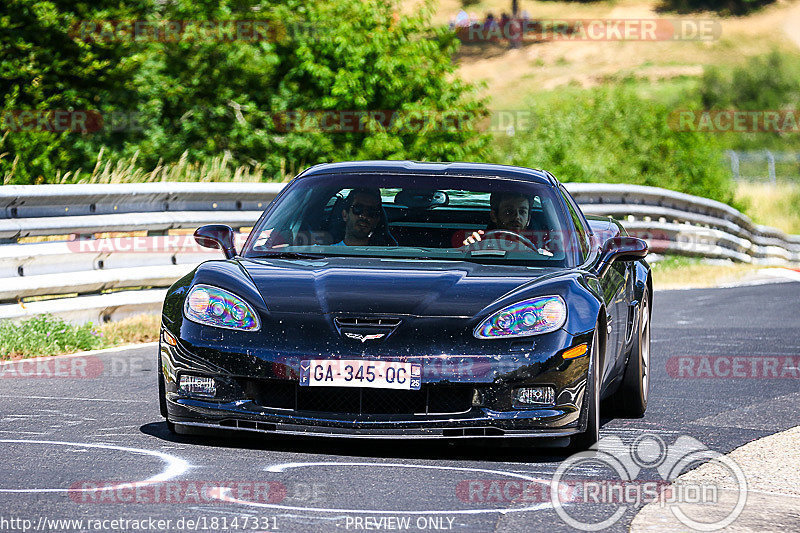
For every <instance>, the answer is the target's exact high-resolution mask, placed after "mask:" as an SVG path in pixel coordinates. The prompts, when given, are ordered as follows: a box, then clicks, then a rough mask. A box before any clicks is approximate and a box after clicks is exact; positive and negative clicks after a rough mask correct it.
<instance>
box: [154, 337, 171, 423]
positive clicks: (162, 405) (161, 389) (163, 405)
mask: <svg viewBox="0 0 800 533" xmlns="http://www.w3.org/2000/svg"><path fill="white" fill-rule="evenodd" d="M157 366H158V372H157V374H158V408H159V410H160V411H161V416H163V417H164V420H165V421H166V423H167V429H168V430H169V432H170V433H175V424H173V423H172V422H170V421H169V418H168V415H167V387H166V385H165V384H164V370H163V369H162V368H161V349H160V346H159V350H158V364H157Z"/></svg>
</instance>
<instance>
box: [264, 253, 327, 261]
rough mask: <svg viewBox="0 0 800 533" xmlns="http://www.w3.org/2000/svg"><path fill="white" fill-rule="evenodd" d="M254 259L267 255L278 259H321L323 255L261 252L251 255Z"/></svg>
mask: <svg viewBox="0 0 800 533" xmlns="http://www.w3.org/2000/svg"><path fill="white" fill-rule="evenodd" d="M251 257H252V258H254V259H263V258H267V257H276V258H278V259H321V258H323V257H325V256H324V255H322V254H309V253H302V252H288V251H287V252H261V253H260V254H258V255H254V256H251Z"/></svg>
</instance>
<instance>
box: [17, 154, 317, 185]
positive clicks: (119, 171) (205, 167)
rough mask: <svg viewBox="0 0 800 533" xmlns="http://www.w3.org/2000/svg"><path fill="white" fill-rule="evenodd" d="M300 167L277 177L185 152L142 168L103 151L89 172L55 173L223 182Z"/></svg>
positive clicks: (59, 178) (81, 179)
mask: <svg viewBox="0 0 800 533" xmlns="http://www.w3.org/2000/svg"><path fill="white" fill-rule="evenodd" d="M15 169H16V165H15V166H14V168H13V169H12V170H11V171H9V172H6V173H5V174H4V175H3V176H2V182H3V184H4V185H5V184H9V183H11V181H12V179H13V178H14V173H15ZM300 170H302V169H293V168H288V169H287V168H282V169H281V170H280V174H279V175H278V176H272V175H270V174H268V173H267V172H266V169H265V168H264V166H263V165H261V164H260V163H258V162H254V163H253V164H250V165H241V166H234V165H233V164H231V160H230V157H229V156H228V155H227V154H225V155H221V156H217V157H212V158H209V159H206V160H204V161H200V162H190V161H189V160H188V156H187V153H186V152H184V154H183V156H181V158H180V159H179V160H178V161H173V162H170V163H159V164H158V165H156V167H155V168H145V167H142V166H141V165H140V164H139V162H138V153H137V154H136V155H134V156H133V157H131V158H129V159H116V160H104V159H103V152H102V151H101V152H100V153H99V154H98V156H97V162H96V163H95V166H94V168H93V169H92V170H91V171H85V170H83V169H77V170H74V171H68V172H64V173H62V172H57V173H56V177H55V178H56V179H55V182H56V183H149V182H154V181H200V182H209V181H222V182H262V181H267V182H269V181H279V182H280V181H288V180H289V179H290V178H292V177H294V175H295V174H296V173H297V172H299V171H300Z"/></svg>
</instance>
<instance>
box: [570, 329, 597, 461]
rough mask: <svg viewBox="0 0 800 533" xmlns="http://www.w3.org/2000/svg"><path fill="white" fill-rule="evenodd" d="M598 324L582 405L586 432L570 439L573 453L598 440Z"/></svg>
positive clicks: (586, 447)
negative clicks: (584, 407)
mask: <svg viewBox="0 0 800 533" xmlns="http://www.w3.org/2000/svg"><path fill="white" fill-rule="evenodd" d="M599 329H600V324H598V325H597V327H595V328H594V336H593V337H592V353H591V360H590V362H589V374H588V379H587V381H586V392H585V394H584V400H585V401H584V403H585V404H586V409H587V413H586V431H584V432H583V433H581V434H579V435H575V436H573V437H572V438H571V439H570V445H569V447H570V451H571V452H573V453H576V452H581V451H584V450H586V449H588V448H589V447H590V446H592V445H593V444H595V443H596V442H597V441H598V440H599V439H600V373H601V372H600V335H599V334H598V330H599Z"/></svg>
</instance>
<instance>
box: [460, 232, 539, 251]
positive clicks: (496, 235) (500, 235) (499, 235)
mask: <svg viewBox="0 0 800 533" xmlns="http://www.w3.org/2000/svg"><path fill="white" fill-rule="evenodd" d="M509 237H510V238H511V239H513V240H516V241H517V242H519V243H521V244H523V245H524V246H525V247H526V248H529V249H531V250H533V251H534V252H538V251H539V250H538V248H537V247H536V245H535V244H533V243H532V242H531V241H530V240H529V239H528V238H526V237H524V236H522V235H520V234H519V233H516V232H513V231H508V230H504V229H493V230H489V231H486V232H484V231H483V230H478V231H475V232H473V233H472V235H470V236H469V237H467V238H466V239H464V246H469V245H471V244H475V243H476V242H479V241H481V240H489V239H494V240H500V239H505V238H509Z"/></svg>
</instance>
